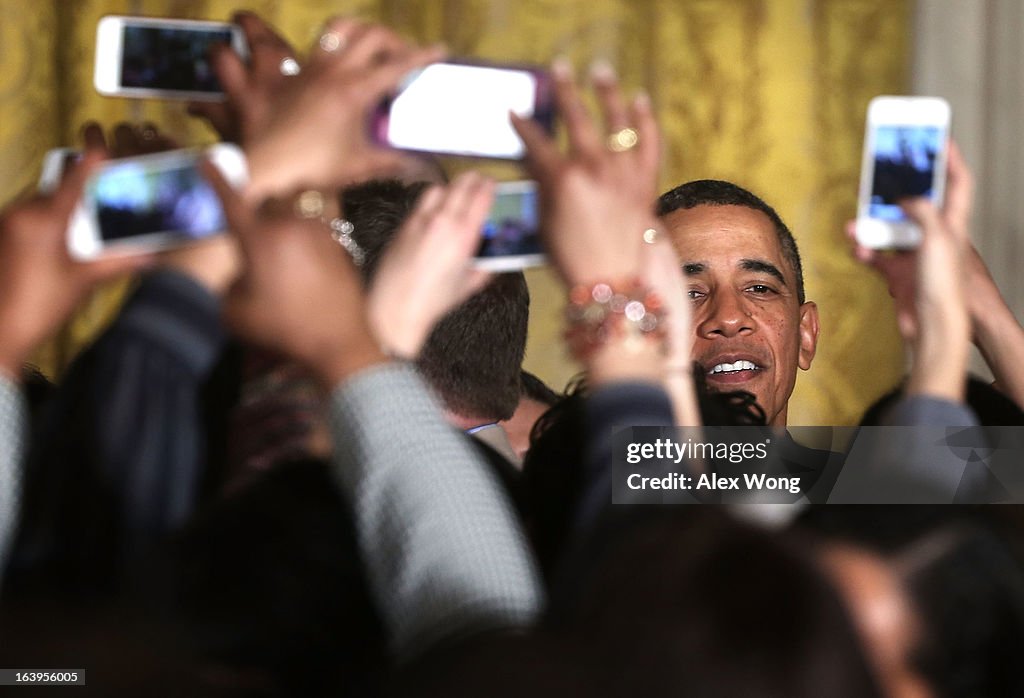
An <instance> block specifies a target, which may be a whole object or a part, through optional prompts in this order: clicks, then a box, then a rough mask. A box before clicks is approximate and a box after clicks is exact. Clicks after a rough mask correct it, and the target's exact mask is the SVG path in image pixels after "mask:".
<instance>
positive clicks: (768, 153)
mask: <svg viewBox="0 0 1024 698" xmlns="http://www.w3.org/2000/svg"><path fill="white" fill-rule="evenodd" d="M238 6H244V7H246V8H249V9H252V10H255V11H257V12H259V13H260V14H262V15H263V16H264V17H267V18H268V19H270V20H271V21H272V22H273V23H274V24H276V25H277V26H278V27H280V29H281V30H282V32H283V33H284V34H285V35H286V36H287V37H288V38H289V39H290V40H291V41H292V42H293V43H295V44H296V45H297V46H303V47H304V46H306V45H308V44H309V43H310V41H311V39H312V38H313V37H314V36H315V35H316V31H317V28H318V26H319V24H320V23H321V22H322V20H323V19H324V18H326V17H327V16H329V15H331V14H336V13H350V14H356V15H359V16H361V17H364V18H366V19H374V20H379V21H384V22H386V23H388V24H391V25H392V26H394V27H396V28H398V29H399V30H400V31H401V32H402V33H404V34H406V35H408V36H410V37H412V38H415V39H417V40H420V41H424V42H432V41H439V40H443V41H445V42H446V43H447V44H448V45H449V47H450V48H451V50H452V52H453V53H456V54H462V55H469V56H478V57H482V58H488V59H494V60H508V61H528V62H540V63H548V62H549V61H550V60H551V59H552V58H553V57H554V56H556V55H559V54H562V55H566V56H569V57H570V58H572V59H573V60H574V61H575V63H576V64H577V65H578V66H585V65H587V64H588V63H589V62H590V61H592V60H593V59H595V58H598V57H601V58H607V59H609V60H610V61H611V62H612V63H613V64H614V65H616V66H617V67H618V69H619V71H620V73H621V75H622V78H623V81H624V82H625V83H626V84H627V85H628V86H630V87H633V88H641V87H642V88H644V89H646V90H648V91H649V92H650V93H651V95H652V97H653V100H654V104H655V107H656V109H657V112H658V116H659V119H660V121H661V124H662V126H663V128H664V131H665V139H666V151H665V156H666V157H665V166H664V169H663V173H662V181H661V183H662V185H663V188H666V189H667V188H669V187H671V186H674V185H676V184H678V183H681V182H683V181H687V180H690V179H696V178H703V177H718V178H725V179H730V180H733V181H735V182H737V183H739V184H742V185H744V186H746V187H748V188H750V189H752V190H753V191H755V192H756V193H758V194H760V195H761V196H763V197H764V198H765V199H766V200H767V201H769V202H770V203H772V204H773V205H774V206H775V207H776V208H777V209H778V210H779V212H780V214H781V215H782V216H783V218H784V219H785V220H786V221H787V222H788V223H789V225H790V227H791V228H792V229H793V230H794V232H795V233H796V236H797V240H798V242H799V244H800V247H801V250H802V252H803V255H804V258H805V262H804V266H805V269H806V273H807V288H808V296H809V297H810V298H812V299H814V300H816V301H817V302H818V303H819V305H820V308H821V317H822V334H821V341H820V344H819V353H818V357H817V359H816V360H815V364H814V367H813V368H812V370H811V371H810V372H809V373H806V374H802V375H801V377H800V379H799V381H798V384H797V390H796V395H795V397H794V402H793V405H792V407H791V409H790V420H791V422H792V423H793V424H849V423H852V422H854V421H856V419H857V417H858V416H859V414H860V412H861V411H862V410H863V408H864V406H865V405H866V404H868V403H869V402H870V401H871V400H873V399H874V398H875V397H877V396H878V395H879V394H881V393H882V392H883V391H885V390H886V389H887V388H889V387H891V386H892V385H894V384H895V383H896V381H897V380H898V378H899V375H900V373H901V369H902V363H903V362H902V354H901V347H900V342H899V338H898V335H897V333H896V330H895V324H894V322H893V319H892V313H891V311H890V307H889V301H888V298H887V296H886V294H885V292H884V289H883V288H882V286H881V284H880V283H879V282H878V281H877V280H876V279H874V278H873V277H872V276H871V275H870V274H869V273H867V272H866V271H864V270H862V269H860V268H858V267H857V266H856V265H855V264H854V263H853V262H852V261H851V259H850V257H849V254H848V251H847V246H846V243H845V238H844V236H843V234H842V226H843V222H844V220H845V219H847V218H849V217H850V216H852V215H853V213H854V207H855V201H856V190H857V180H858V168H859V159H860V156H859V153H860V147H861V136H862V129H863V118H864V111H865V109H866V106H867V102H868V100H869V99H870V98H871V97H872V96H874V95H876V94H881V93H899V92H900V91H901V90H902V89H904V85H905V84H906V82H907V74H906V66H907V62H908V49H909V27H910V11H911V5H910V2H909V0H491V1H489V2H486V1H483V0H417V1H415V2H404V1H400V0H376V1H375V0H280V1H272V0H247V1H246V2H244V3H238V2H229V1H225V0H206V1H205V2H202V1H201V2H186V1H184V0H36V1H35V2H32V1H28V2H26V1H25V0H0V12H2V13H3V14H2V19H0V115H2V119H0V158H2V162H3V163H4V164H5V167H4V168H3V170H2V171H0V195H2V197H3V199H4V200H7V199H9V198H11V197H13V196H14V195H15V194H16V193H17V192H19V191H21V190H22V189H23V188H24V187H26V186H28V185H30V184H31V183H32V182H33V181H34V180H35V178H36V177H37V176H38V163H39V161H40V158H41V157H42V155H43V153H44V152H45V151H46V150H47V149H49V148H51V147H55V146H57V145H68V144H73V143H74V142H75V138H76V134H77V131H78V128H79V126H80V124H81V123H82V122H83V121H85V120H86V119H90V118H92V119H98V120H99V121H100V122H101V123H103V124H104V125H107V126H111V125H113V124H115V123H116V122H118V121H120V120H124V119H133V120H142V119H148V120H151V121H153V122H155V123H156V124H157V125H158V126H160V127H161V128H162V129H163V130H164V131H166V132H168V133H170V134H172V135H174V136H177V137H178V138H179V139H180V140H181V141H182V142H185V143H187V142H204V141H209V140H211V138H212V134H211V133H210V132H209V131H207V130H206V129H205V128H203V127H202V126H201V125H199V124H197V123H195V122H193V121H191V120H190V119H189V118H188V117H187V116H186V115H185V113H184V110H183V108H182V107H181V105H180V104H176V103H170V102H168V103H162V102H151V101H138V100H124V99H112V98H104V97H100V96H99V95H97V94H96V92H95V91H94V90H93V88H92V53H93V50H94V32H95V26H96V21H97V19H98V18H99V17H100V16H102V15H104V14H110V13H127V14H143V15H154V16H169V17H186V18H209V19H226V18H227V17H229V16H230V13H231V11H232V10H233V9H234V8H235V7H238ZM459 166H464V164H462V165H456V167H459ZM487 169H488V171H490V172H492V173H495V174H496V175H498V176H501V177H503V178H513V177H516V176H518V175H517V172H516V171H515V168H512V167H509V166H493V165H492V166H488V167H487ZM528 278H529V281H530V285H531V289H532V291H533V316H532V321H531V337H530V344H529V348H528V354H527V367H528V368H530V369H531V370H534V371H535V372H537V373H538V374H540V375H541V376H542V377H543V378H545V379H546V380H548V381H549V382H551V383H552V384H555V385H561V384H563V383H564V382H565V380H566V379H567V378H568V377H570V376H571V375H572V374H573V373H574V371H575V368H574V367H573V366H572V365H570V364H569V363H568V362H567V360H566V358H565V356H564V354H563V352H562V350H561V343H560V341H559V334H560V327H559V324H560V323H559V309H560V303H561V294H560V293H559V291H558V288H557V286H556V285H555V283H554V282H553V280H552V277H551V276H550V274H549V273H547V272H545V271H534V272H530V273H529V274H528ZM124 288H125V284H123V283H122V284H118V285H115V287H114V288H112V289H107V290H105V291H103V292H102V293H101V294H100V295H99V296H98V297H97V298H96V299H94V300H93V301H91V302H90V303H89V304H87V306H86V307H85V308H84V309H83V311H82V313H81V314H80V315H79V316H78V317H77V318H76V319H75V320H74V321H73V322H72V323H71V324H70V325H69V327H68V328H66V329H65V330H64V331H63V332H62V333H61V335H60V336H59V337H58V338H57V339H56V340H55V341H54V342H53V343H51V345H50V346H49V347H47V348H46V350H45V351H43V352H41V354H40V356H39V361H40V363H41V365H42V366H43V367H44V369H45V370H47V371H48V372H50V373H58V372H59V369H60V367H62V366H63V365H64V364H65V363H66V361H67V360H68V358H69V357H70V356H71V355H72V353H73V351H75V350H76V349H77V348H78V347H79V346H81V344H82V343H83V342H85V341H86V340H87V338H88V337H90V336H92V335H93V334H94V333H95V331H96V329H97V328H98V327H99V326H101V325H102V323H103V322H104V321H105V319H106V318H108V317H109V315H110V313H111V312H112V309H113V308H114V307H115V306H116V302H117V300H118V299H119V298H120V297H121V296H122V295H123V292H124Z"/></svg>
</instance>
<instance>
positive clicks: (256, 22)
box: [232, 10, 295, 55]
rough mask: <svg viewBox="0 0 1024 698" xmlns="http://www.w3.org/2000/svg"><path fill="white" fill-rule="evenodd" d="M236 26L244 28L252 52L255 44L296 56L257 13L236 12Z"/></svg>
mask: <svg viewBox="0 0 1024 698" xmlns="http://www.w3.org/2000/svg"><path fill="white" fill-rule="evenodd" d="M232 20H233V21H234V23H235V24H237V25H238V26H239V27H241V28H242V33H243V34H245V41H246V43H248V44H249V48H250V50H251V49H252V46H253V45H254V44H256V45H263V46H267V47H277V48H279V49H283V50H285V51H286V52H287V53H288V54H289V55H294V53H295V52H294V51H293V50H292V47H291V45H290V44H289V43H288V42H287V41H286V40H285V39H284V37H282V36H281V35H280V34H278V33H277V31H276V30H275V29H274V27H272V26H271V25H270V24H269V23H267V22H266V21H265V20H264V19H263V18H262V17H260V16H259V15H257V14H256V13H255V12H249V11H248V10H242V11H241V12H236V13H235V14H234V16H233V17H232Z"/></svg>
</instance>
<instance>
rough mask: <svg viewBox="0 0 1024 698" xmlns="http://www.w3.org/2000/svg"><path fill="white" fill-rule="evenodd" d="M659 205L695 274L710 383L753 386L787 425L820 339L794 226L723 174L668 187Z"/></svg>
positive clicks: (702, 355) (700, 351)
mask: <svg viewBox="0 0 1024 698" xmlns="http://www.w3.org/2000/svg"><path fill="white" fill-rule="evenodd" d="M657 212H658V215H659V216H661V218H662V220H663V222H664V224H665V226H666V228H667V229H668V232H669V234H670V235H671V237H672V241H673V244H674V245H675V248H676V252H677V253H678V255H679V259H680V262H681V263H682V265H683V271H684V272H685V274H686V276H687V280H688V282H689V294H690V298H691V299H692V300H693V313H694V317H693V323H694V333H695V339H694V345H693V360H694V361H696V362H697V363H699V364H700V366H701V368H702V369H703V370H704V373H705V376H706V379H707V383H708V386H709V388H710V389H712V390H715V391H723V392H724V391H733V390H744V391H747V392H750V393H752V394H754V395H755V396H756V398H757V402H758V404H759V405H760V406H761V407H762V408H763V409H764V411H765V414H766V416H767V420H768V423H769V424H770V425H773V426H782V425H785V424H786V419H787V415H788V404H789V397H790V395H791V394H792V392H793V387H794V385H795V384H796V370H797V368H800V369H803V370H805V371H806V370H807V369H809V368H810V367H811V361H812V360H813V359H814V353H815V349H816V347H817V342H818V309H817V306H816V305H815V304H814V303H812V302H807V301H806V300H805V298H804V287H803V269H802V267H801V264H800V255H799V252H798V251H797V247H796V241H795V240H794V239H793V236H792V234H791V233H790V231H789V229H788V228H787V227H786V225H785V224H784V223H783V222H782V220H781V219H780V218H779V216H778V214H777V213H776V212H775V211H774V209H772V208H771V207H770V206H768V204H766V203H765V202H764V201H762V200H761V199H759V198H758V197H757V196H755V195H754V194H752V193H750V192H749V191H747V190H746V189H743V188H741V187H738V186H736V185H735V184H731V183H729V182H721V181H717V180H699V181H695V182H689V183H687V184H683V185H681V186H679V187H676V188H675V189H673V190H671V191H669V192H666V193H665V194H663V195H662V196H661V197H660V198H659V199H658V208H657Z"/></svg>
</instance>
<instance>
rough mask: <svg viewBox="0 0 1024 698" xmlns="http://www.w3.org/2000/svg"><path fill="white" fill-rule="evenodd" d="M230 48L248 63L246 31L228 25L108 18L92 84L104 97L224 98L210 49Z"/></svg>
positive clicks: (100, 29)
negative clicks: (222, 46)
mask: <svg viewBox="0 0 1024 698" xmlns="http://www.w3.org/2000/svg"><path fill="white" fill-rule="evenodd" d="M217 44H227V45H229V46H231V47H232V48H233V49H234V50H235V52H237V53H238V55H239V56H241V57H242V58H243V59H247V58H248V49H247V47H246V43H245V35H244V34H243V33H242V30H241V29H240V28H239V27H237V26H235V25H233V24H226V23H224V22H201V21H195V20H186V19H151V18H145V17H124V16H113V15H111V16H107V17H103V18H101V19H100V22H99V24H98V25H97V27H96V66H95V69H94V71H93V82H94V84H95V85H96V90H97V91H98V92H99V93H100V94H103V95H111V96H119V97H154V98H158V99H188V100H207V101H215V100H221V99H224V93H223V91H222V90H221V87H220V83H219V82H218V81H217V76H216V74H215V73H214V71H213V64H212V63H211V61H210V50H211V49H212V48H213V47H214V46H215V45H217Z"/></svg>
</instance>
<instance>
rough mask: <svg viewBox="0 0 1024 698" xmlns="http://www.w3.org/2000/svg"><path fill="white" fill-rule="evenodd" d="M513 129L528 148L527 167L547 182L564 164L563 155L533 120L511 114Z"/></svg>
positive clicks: (539, 178) (535, 177)
mask: <svg viewBox="0 0 1024 698" xmlns="http://www.w3.org/2000/svg"><path fill="white" fill-rule="evenodd" d="M509 118H510V119H511V120H512V128H514V129H515V130H516V133H518V134H519V137H520V138H521V139H522V141H523V145H524V146H525V147H526V166H527V169H529V171H530V172H531V173H532V174H533V178H534V179H536V180H538V181H542V182H544V181H547V180H548V179H550V178H551V177H552V176H553V175H554V173H555V171H556V170H557V169H558V168H559V167H560V166H561V164H562V161H563V159H562V155H561V153H559V152H558V147H557V146H556V145H555V142H554V140H552V139H551V137H550V136H549V135H548V134H547V132H546V131H544V129H543V127H541V125H540V124H538V123H537V122H536V121H534V120H532V119H524V118H523V117H521V116H519V115H518V114H514V113H511V112H510V113H509Z"/></svg>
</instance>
